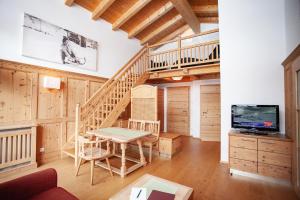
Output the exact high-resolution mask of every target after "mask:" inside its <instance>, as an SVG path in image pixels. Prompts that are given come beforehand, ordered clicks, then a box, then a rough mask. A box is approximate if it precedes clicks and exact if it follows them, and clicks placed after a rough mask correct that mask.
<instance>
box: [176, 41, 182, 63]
mask: <svg viewBox="0 0 300 200" xmlns="http://www.w3.org/2000/svg"><path fill="white" fill-rule="evenodd" d="M177 55H178V56H177V58H178V68H181V36H180V35H179V36H178V52H177Z"/></svg>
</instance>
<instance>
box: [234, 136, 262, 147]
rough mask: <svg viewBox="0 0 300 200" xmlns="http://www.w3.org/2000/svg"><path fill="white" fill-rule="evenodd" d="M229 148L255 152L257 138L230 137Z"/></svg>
mask: <svg viewBox="0 0 300 200" xmlns="http://www.w3.org/2000/svg"><path fill="white" fill-rule="evenodd" d="M230 146H233V147H240V148H246V149H254V150H257V138H247V137H237V136H230Z"/></svg>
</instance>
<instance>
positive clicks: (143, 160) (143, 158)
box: [137, 140, 147, 166]
mask: <svg viewBox="0 0 300 200" xmlns="http://www.w3.org/2000/svg"><path fill="white" fill-rule="evenodd" d="M137 144H138V146H139V151H140V161H141V164H142V165H144V166H145V165H146V164H147V162H146V160H145V156H144V153H143V147H142V141H141V140H137Z"/></svg>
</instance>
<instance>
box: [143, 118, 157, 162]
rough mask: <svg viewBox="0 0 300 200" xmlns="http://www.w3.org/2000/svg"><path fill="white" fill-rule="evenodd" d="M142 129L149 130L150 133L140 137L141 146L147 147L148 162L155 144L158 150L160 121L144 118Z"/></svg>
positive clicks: (150, 159)
mask: <svg viewBox="0 0 300 200" xmlns="http://www.w3.org/2000/svg"><path fill="white" fill-rule="evenodd" d="M142 130H144V131H149V132H151V135H149V136H147V137H144V138H143V139H142V142H143V146H146V147H148V148H149V163H151V161H152V149H153V147H154V146H155V147H156V148H157V150H158V144H159V132H160V121H149V120H144V123H143V129H142Z"/></svg>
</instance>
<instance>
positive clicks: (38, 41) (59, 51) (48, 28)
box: [22, 13, 98, 71]
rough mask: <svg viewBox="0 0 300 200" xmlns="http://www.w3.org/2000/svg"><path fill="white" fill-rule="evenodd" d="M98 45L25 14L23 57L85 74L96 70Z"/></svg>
mask: <svg viewBox="0 0 300 200" xmlns="http://www.w3.org/2000/svg"><path fill="white" fill-rule="evenodd" d="M97 51H98V43H97V42H96V41H94V40H91V39H88V38H86V37H84V36H82V35H79V34H77V33H74V32H72V31H69V30H66V29H64V28H61V27H59V26H56V25H53V24H51V23H48V22H46V21H44V20H42V19H40V18H37V17H34V16H32V15H29V14H27V13H25V14H24V24H23V48H22V55H23V56H28V57H32V58H37V59H41V60H46V61H50V62H55V63H59V64H63V65H70V66H75V67H79V68H82V69H87V70H93V71H96V70H97Z"/></svg>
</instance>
